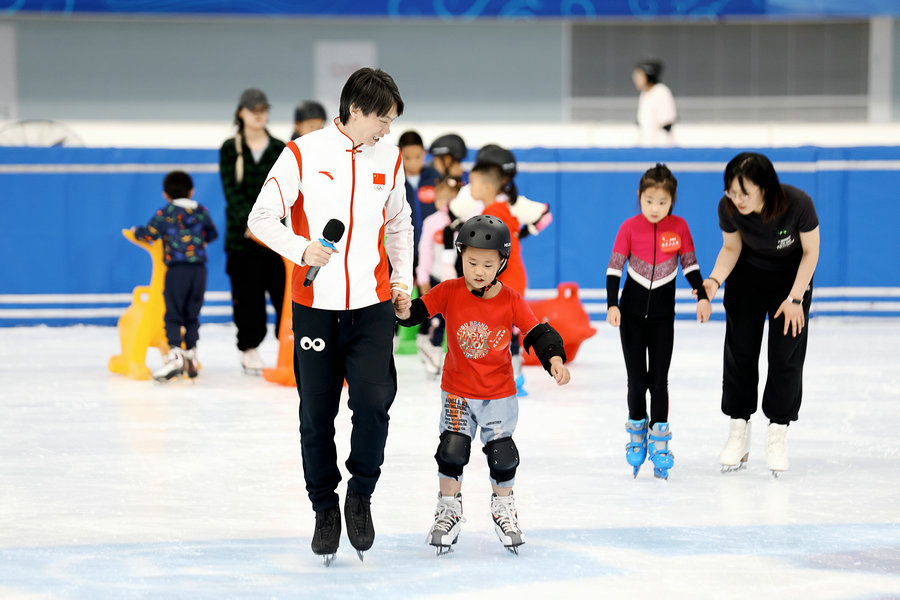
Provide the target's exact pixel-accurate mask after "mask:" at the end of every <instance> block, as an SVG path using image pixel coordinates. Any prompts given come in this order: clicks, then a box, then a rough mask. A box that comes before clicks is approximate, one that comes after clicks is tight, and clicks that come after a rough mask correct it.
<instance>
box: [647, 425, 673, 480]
mask: <svg viewBox="0 0 900 600" xmlns="http://www.w3.org/2000/svg"><path fill="white" fill-rule="evenodd" d="M649 437H650V443H649V444H647V449H648V450H649V452H650V460H651V462H653V474H654V475H655V476H657V477H659V478H660V479H668V478H669V469H671V468H672V465H674V464H675V456H674V455H673V454H672V453H671V452H670V451H669V440H671V439H672V432H671V431H669V424H668V423H657V424H655V425H654V426H653V428H652V429H651V430H650V436H649Z"/></svg>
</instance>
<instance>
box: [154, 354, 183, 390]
mask: <svg viewBox="0 0 900 600" xmlns="http://www.w3.org/2000/svg"><path fill="white" fill-rule="evenodd" d="M183 372H184V351H183V350H182V349H181V348H179V347H177V346H172V347H171V348H169V353H168V354H167V355H166V364H164V365H163V366H162V367H161V368H159V369H157V370H156V371H154V372H153V378H154V379H156V380H157V381H168V380H170V379H172V378H173V377H178V376H179V375H181V374H182V373H183Z"/></svg>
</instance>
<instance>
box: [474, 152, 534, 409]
mask: <svg viewBox="0 0 900 600" xmlns="http://www.w3.org/2000/svg"><path fill="white" fill-rule="evenodd" d="M469 188H470V189H471V192H472V198H474V199H475V200H478V201H480V202H481V203H482V204H483V205H484V209H483V210H482V214H485V215H492V216H494V217H497V218H498V219H500V220H501V221H503V222H504V223H505V224H506V226H507V227H508V228H509V233H510V244H511V245H510V251H509V261H507V265H506V269H505V270H504V271H503V274H502V275H500V281H502V282H503V284H504V285H507V286H509V287H511V288H513V289H514V290H516V291H517V292H519V294H521V295H523V296H524V295H525V288H526V286H527V285H528V276H527V274H526V272H525V262H524V261H523V260H522V244H521V242H519V229H520V224H519V220H518V219H517V218H516V217H515V216H514V215H513V214H512V212H511V211H510V209H509V204H507V203H506V200H505V198H506V195H505V194H503V192H502V188H503V171H502V170H501V168H500V167H499V166H498V165H495V164H493V163H489V162H476V163H475V166H474V167H472V171H471V173H469ZM509 349H510V352H511V353H512V364H513V376H514V378H515V382H516V395H517V396H527V395H528V392H526V391H525V388H524V386H525V376H524V374H523V373H522V355H521V354H520V352H519V331H513V333H512V339H511V341H510V344H509Z"/></svg>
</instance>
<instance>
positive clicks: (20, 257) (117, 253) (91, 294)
mask: <svg viewBox="0 0 900 600" xmlns="http://www.w3.org/2000/svg"><path fill="white" fill-rule="evenodd" d="M758 151H760V152H763V153H764V154H766V155H768V156H769V157H770V158H772V160H773V161H774V162H775V166H776V168H777V170H778V172H779V175H780V176H781V179H782V181H783V182H785V183H790V184H793V185H796V186H797V187H799V188H801V189H803V190H805V191H807V192H808V193H809V194H810V196H811V197H812V198H813V201H814V202H815V205H816V210H817V211H818V215H819V220H820V230H821V238H822V247H821V252H820V258H819V266H818V269H817V272H816V276H815V288H816V290H815V293H814V299H815V302H814V305H813V312H814V313H815V314H817V315H865V316H900V263H898V262H897V261H895V260H893V258H894V257H895V256H896V254H897V250H898V249H900V247H898V234H900V225H898V223H897V221H896V220H895V219H893V218H885V217H883V216H882V215H884V214H885V213H884V207H885V206H892V205H893V204H895V202H896V200H895V198H894V197H893V194H894V190H896V189H897V187H898V183H900V148H896V147H857V148H818V147H802V148H777V149H771V148H770V149H758ZM736 153H737V150H734V149H722V148H702V149H695V148H691V149H684V148H669V149H645V148H640V149H638V148H634V149H629V148H625V149H546V148H531V149H517V150H515V154H516V157H517V159H518V161H519V175H518V176H517V177H516V181H517V183H518V185H519V190H520V193H522V194H523V195H526V196H528V197H529V198H532V199H534V200H539V201H542V202H547V203H548V204H549V205H550V207H551V210H552V212H553V216H554V219H553V223H552V224H551V225H550V227H549V228H547V229H546V230H545V231H544V232H543V233H541V234H540V235H539V236H536V237H530V238H526V239H525V240H523V242H522V252H523V256H524V259H525V264H526V266H527V268H528V277H529V282H528V283H529V289H530V290H533V293H530V294H529V296H531V297H534V298H535V299H536V298H540V297H542V296H543V295H544V294H550V295H552V294H554V293H555V288H556V286H557V284H558V283H559V282H563V281H574V282H575V283H577V284H578V285H579V287H580V288H581V292H582V299H583V300H584V302H585V306H586V308H587V310H588V313H589V314H590V315H591V318H592V319H594V320H602V319H603V318H605V312H606V308H605V305H606V303H605V284H606V283H605V282H606V264H607V262H608V260H609V255H610V251H611V249H612V244H613V241H614V239H615V235H616V232H617V231H618V228H619V225H620V224H621V223H622V221H624V220H625V219H626V218H628V217H630V216H632V215H633V214H636V212H637V211H638V207H637V193H636V191H637V185H638V180H639V178H640V175H641V173H643V172H644V170H646V169H647V168H649V167H651V166H653V164H655V163H656V162H665V163H666V164H668V165H669V167H670V168H671V169H672V171H673V173H674V174H675V176H676V177H677V178H678V181H679V185H678V198H677V201H676V204H675V211H674V212H675V214H678V215H680V216H682V217H684V218H685V219H686V220H687V222H688V224H689V226H690V228H691V233H692V236H693V239H694V244H695V246H696V248H697V258H698V260H699V262H700V267H701V272H702V273H703V274H708V273H709V270H710V269H711V268H712V265H713V263H714V261H715V257H716V254H717V253H718V251H719V248H720V247H721V241H722V237H721V231H720V230H719V228H718V220H717V217H716V205H717V203H718V200H719V198H720V196H721V191H722V189H723V182H722V171H723V169H724V167H725V164H726V163H727V161H728V160H729V159H730V158H732V157H733V156H734V155H735V154H736ZM473 157H474V155H473V156H471V157H470V158H473ZM173 169H183V170H185V171H187V172H188V173H190V174H191V176H192V177H193V179H194V184H195V196H194V197H195V198H196V199H197V200H198V201H200V202H201V203H203V204H205V205H206V206H207V207H208V208H209V209H210V212H211V214H212V215H213V219H214V220H215V222H216V226H217V227H218V228H219V231H220V234H224V228H225V221H224V215H225V209H224V197H223V194H222V188H221V184H220V181H219V175H218V151H217V150H174V149H172V150H170V149H105V148H0V190H2V191H0V203H2V208H3V214H4V217H5V221H6V224H7V225H6V227H4V230H5V232H4V235H3V236H0V256H2V257H3V266H2V268H0V326H3V325H22V324H50V325H64V324H65V325H68V324H73V323H99V324H114V323H115V320H116V319H117V318H118V315H120V314H121V312H123V311H124V308H125V307H126V306H127V305H128V303H129V302H130V293H131V290H132V288H134V287H135V286H137V285H144V284H146V283H147V282H148V281H149V280H150V261H149V260H148V258H147V256H146V253H144V252H142V251H140V249H138V248H135V247H134V246H133V245H132V244H130V243H129V242H128V241H127V240H125V238H124V237H122V235H121V229H123V228H128V227H131V226H133V225H137V224H142V223H146V222H147V221H148V220H149V218H150V216H151V215H152V214H153V212H154V211H155V210H156V209H157V208H159V207H160V206H162V204H163V203H164V200H163V198H162V193H161V192H162V178H163V176H164V175H165V174H166V173H167V172H168V171H170V170H173ZM209 256H210V260H209V264H208V270H209V280H208V286H207V288H208V290H209V294H208V297H207V298H208V302H207V305H206V306H205V307H204V311H203V313H202V316H201V319H202V320H203V321H205V322H216V321H222V322H226V321H229V320H230V319H231V307H230V294H229V290H230V285H229V282H228V278H227V276H226V275H225V253H224V248H223V237H220V238H219V239H218V240H216V241H215V242H213V243H212V244H211V245H210V247H209ZM678 286H679V291H678V300H677V311H678V315H679V317H683V318H690V317H691V316H692V313H693V305H692V302H693V301H692V300H691V298H690V296H689V290H688V289H687V284H686V282H685V281H684V278H683V277H680V276H679V278H678ZM720 310H721V307H719V308H718V310H717V312H718V311H720ZM714 314H715V313H714Z"/></svg>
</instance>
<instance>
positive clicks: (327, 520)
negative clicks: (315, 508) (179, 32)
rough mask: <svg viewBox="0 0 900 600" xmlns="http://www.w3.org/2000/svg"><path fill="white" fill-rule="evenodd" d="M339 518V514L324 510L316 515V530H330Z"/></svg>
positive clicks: (334, 511)
mask: <svg viewBox="0 0 900 600" xmlns="http://www.w3.org/2000/svg"><path fill="white" fill-rule="evenodd" d="M339 518H340V512H338V511H336V510H331V509H326V510H322V511H319V512H317V513H316V529H319V530H321V529H332V528H334V524H335V522H336V521H337V520H338V519H339Z"/></svg>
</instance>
